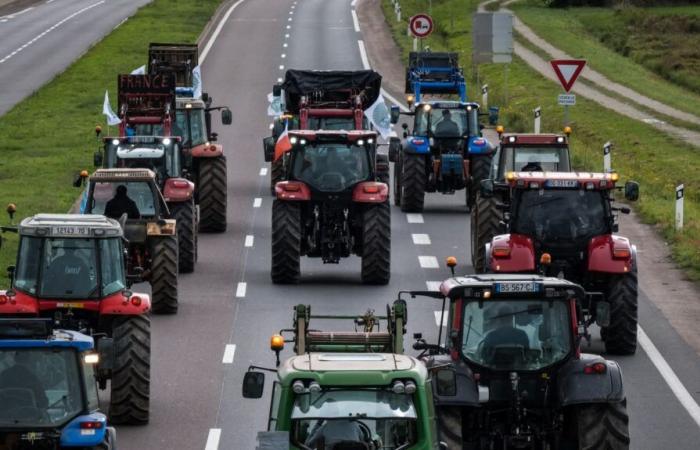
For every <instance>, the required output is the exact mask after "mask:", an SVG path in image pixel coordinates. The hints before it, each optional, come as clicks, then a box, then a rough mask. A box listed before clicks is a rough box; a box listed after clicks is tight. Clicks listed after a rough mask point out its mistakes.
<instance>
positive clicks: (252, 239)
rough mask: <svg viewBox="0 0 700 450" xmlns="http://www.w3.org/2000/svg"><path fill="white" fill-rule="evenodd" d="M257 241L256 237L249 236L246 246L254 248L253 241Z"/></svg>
mask: <svg viewBox="0 0 700 450" xmlns="http://www.w3.org/2000/svg"><path fill="white" fill-rule="evenodd" d="M254 240H255V236H253V235H252V234H249V235H248V236H246V237H245V244H244V245H245V246H246V247H252V246H253V241H254Z"/></svg>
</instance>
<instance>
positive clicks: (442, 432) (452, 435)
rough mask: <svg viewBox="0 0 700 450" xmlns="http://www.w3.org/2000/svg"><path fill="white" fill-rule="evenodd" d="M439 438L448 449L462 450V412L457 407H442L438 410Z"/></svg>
mask: <svg viewBox="0 0 700 450" xmlns="http://www.w3.org/2000/svg"><path fill="white" fill-rule="evenodd" d="M437 425H438V436H439V440H440V441H441V442H444V443H445V444H447V448H449V449H450V450H451V449H457V450H461V449H462V448H463V446H462V411H461V409H460V408H459V407H457V406H442V407H439V408H438V410H437Z"/></svg>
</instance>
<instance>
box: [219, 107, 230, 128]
mask: <svg viewBox="0 0 700 450" xmlns="http://www.w3.org/2000/svg"><path fill="white" fill-rule="evenodd" d="M221 123H223V124H224V125H231V123H233V113H232V112H231V110H230V109H228V108H226V109H222V110H221Z"/></svg>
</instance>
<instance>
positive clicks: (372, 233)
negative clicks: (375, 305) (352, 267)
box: [362, 202, 391, 284]
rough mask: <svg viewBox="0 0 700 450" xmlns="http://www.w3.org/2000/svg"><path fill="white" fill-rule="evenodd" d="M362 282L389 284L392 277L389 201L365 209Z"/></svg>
mask: <svg viewBox="0 0 700 450" xmlns="http://www.w3.org/2000/svg"><path fill="white" fill-rule="evenodd" d="M362 227H363V230H362V282H363V283H365V284H387V283H389V278H391V210H390V208H389V203H388V202H384V203H379V204H376V205H371V206H369V207H367V209H365V212H364V217H363V224H362Z"/></svg>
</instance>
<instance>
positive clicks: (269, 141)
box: [263, 136, 275, 162]
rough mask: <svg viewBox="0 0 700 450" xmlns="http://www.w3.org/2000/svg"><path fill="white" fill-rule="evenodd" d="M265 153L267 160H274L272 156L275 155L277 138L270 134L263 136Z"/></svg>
mask: <svg viewBox="0 0 700 450" xmlns="http://www.w3.org/2000/svg"><path fill="white" fill-rule="evenodd" d="M263 155H264V156H265V162H272V158H274V156H275V138H274V137H272V136H268V137H266V138H263Z"/></svg>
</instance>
